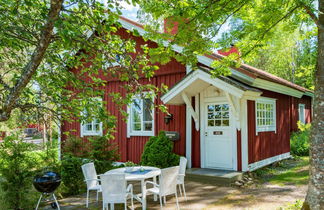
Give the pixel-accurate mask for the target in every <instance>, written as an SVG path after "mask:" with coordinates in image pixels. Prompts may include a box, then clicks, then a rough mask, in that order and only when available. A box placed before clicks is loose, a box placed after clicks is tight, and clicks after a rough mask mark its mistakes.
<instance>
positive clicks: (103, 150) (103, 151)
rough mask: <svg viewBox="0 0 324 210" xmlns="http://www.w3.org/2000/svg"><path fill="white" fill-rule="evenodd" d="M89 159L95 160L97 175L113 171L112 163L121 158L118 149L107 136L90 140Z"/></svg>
mask: <svg viewBox="0 0 324 210" xmlns="http://www.w3.org/2000/svg"><path fill="white" fill-rule="evenodd" d="M89 142H90V148H91V149H90V151H89V153H88V154H89V155H88V157H89V159H91V160H93V162H94V164H95V166H96V171H97V173H99V174H101V173H105V172H106V171H108V170H110V169H112V167H113V166H112V163H113V162H114V161H116V160H117V159H118V158H119V154H118V148H117V146H116V145H115V144H112V143H110V140H109V139H108V138H107V137H105V136H95V137H92V138H90V139H89Z"/></svg>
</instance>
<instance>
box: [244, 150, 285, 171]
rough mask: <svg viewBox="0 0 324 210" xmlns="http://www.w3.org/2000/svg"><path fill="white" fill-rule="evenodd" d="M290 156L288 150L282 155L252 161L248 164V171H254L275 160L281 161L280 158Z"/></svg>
mask: <svg viewBox="0 0 324 210" xmlns="http://www.w3.org/2000/svg"><path fill="white" fill-rule="evenodd" d="M290 157H291V155H290V152H287V153H283V154H280V155H277V156H273V157H270V158H267V159H264V160H261V161H258V162H255V163H251V164H249V166H248V171H254V170H256V169H258V168H262V167H264V166H266V165H269V164H271V163H274V162H277V161H280V160H283V159H287V158H290Z"/></svg>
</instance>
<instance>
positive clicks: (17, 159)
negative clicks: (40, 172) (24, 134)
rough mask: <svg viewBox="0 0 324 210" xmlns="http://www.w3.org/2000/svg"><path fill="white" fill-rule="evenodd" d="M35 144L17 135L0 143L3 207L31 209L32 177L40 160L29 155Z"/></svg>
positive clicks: (32, 202)
mask: <svg viewBox="0 0 324 210" xmlns="http://www.w3.org/2000/svg"><path fill="white" fill-rule="evenodd" d="M34 148H35V146H34V145H33V144H31V143H27V142H24V141H23V140H22V139H19V138H18V137H17V136H8V137H6V138H5V140H4V141H3V142H2V143H1V144H0V174H1V180H0V188H1V190H0V191H2V193H1V196H2V197H1V200H2V202H3V206H2V208H4V209H31V208H32V207H33V205H34V202H35V190H33V188H32V187H31V186H32V179H33V176H34V175H35V171H36V169H37V168H38V167H39V163H40V161H37V158H35V156H32V155H30V153H29V152H31V151H32V150H33V149H34Z"/></svg>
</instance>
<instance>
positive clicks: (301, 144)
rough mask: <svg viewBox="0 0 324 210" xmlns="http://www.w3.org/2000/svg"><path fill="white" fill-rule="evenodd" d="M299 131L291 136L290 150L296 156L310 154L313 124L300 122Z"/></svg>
mask: <svg viewBox="0 0 324 210" xmlns="http://www.w3.org/2000/svg"><path fill="white" fill-rule="evenodd" d="M298 128H299V131H297V132H294V133H293V134H292V135H291V137H290V152H291V154H293V155H296V156H307V155H309V139H310V130H311V124H306V125H304V124H302V123H300V122H298Z"/></svg>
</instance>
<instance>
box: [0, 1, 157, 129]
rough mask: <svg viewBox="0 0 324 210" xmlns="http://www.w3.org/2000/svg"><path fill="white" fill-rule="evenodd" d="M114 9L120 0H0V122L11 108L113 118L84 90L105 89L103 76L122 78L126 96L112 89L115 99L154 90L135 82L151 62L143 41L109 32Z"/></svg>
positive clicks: (114, 18) (113, 27)
mask: <svg viewBox="0 0 324 210" xmlns="http://www.w3.org/2000/svg"><path fill="white" fill-rule="evenodd" d="M120 9H121V6H120V4H119V0H108V1H106V2H105V4H103V3H102V1H88V0H86V1H84V0H65V1H64V0H46V1H43V0H23V1H6V0H0V12H1V13H0V70H1V71H0V122H4V121H7V120H8V119H9V118H10V116H11V115H12V113H13V112H20V114H22V115H29V116H30V115H35V113H39V116H45V115H47V113H48V112H51V113H52V114H53V115H54V117H55V119H56V120H58V117H61V118H62V119H67V120H73V119H75V117H79V118H81V119H82V120H87V119H90V118H93V117H96V118H97V119H99V120H101V121H102V122H103V124H104V126H105V127H106V128H107V127H109V125H111V124H113V123H112V121H113V118H112V117H108V116H109V113H108V112H107V111H106V110H105V109H103V107H102V104H98V103H96V101H95V100H91V98H92V97H97V96H101V97H103V96H104V91H103V88H102V87H103V86H104V84H105V83H106V82H107V80H105V79H106V78H107V77H108V76H112V77H116V78H121V79H122V80H123V81H124V82H125V85H124V86H123V88H124V89H125V92H126V95H125V96H121V95H120V94H118V93H115V94H112V95H111V97H112V98H114V99H115V101H116V102H118V105H120V107H122V106H123V105H124V104H126V103H128V102H129V101H130V99H131V96H132V95H134V94H137V93H140V92H142V91H143V90H152V89H154V90H157V89H156V88H155V87H154V86H152V85H139V84H138V78H139V77H140V75H144V76H145V77H146V78H150V77H152V76H153V73H154V71H155V70H156V69H157V67H156V66H154V65H152V64H150V62H149V59H148V57H147V47H146V46H141V49H140V50H136V48H135V47H136V43H135V41H134V40H131V39H130V40H126V39H122V38H121V37H120V36H119V35H117V34H116V33H115V32H116V31H117V30H118V28H120V27H121V25H120V24H119V22H118V19H119V15H120V14H121V12H120ZM117 56H118V57H119V59H116V57H117ZM116 60H117V61H116ZM116 62H117V63H118V65H117V66H116V65H115V63H116ZM74 90H77V91H74ZM90 107H91V108H90ZM85 109H86V110H87V115H82V114H81V113H82V112H83V111H84V110H85ZM86 118H87V119H86ZM26 119H27V118H26ZM110 127H111V126H110Z"/></svg>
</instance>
